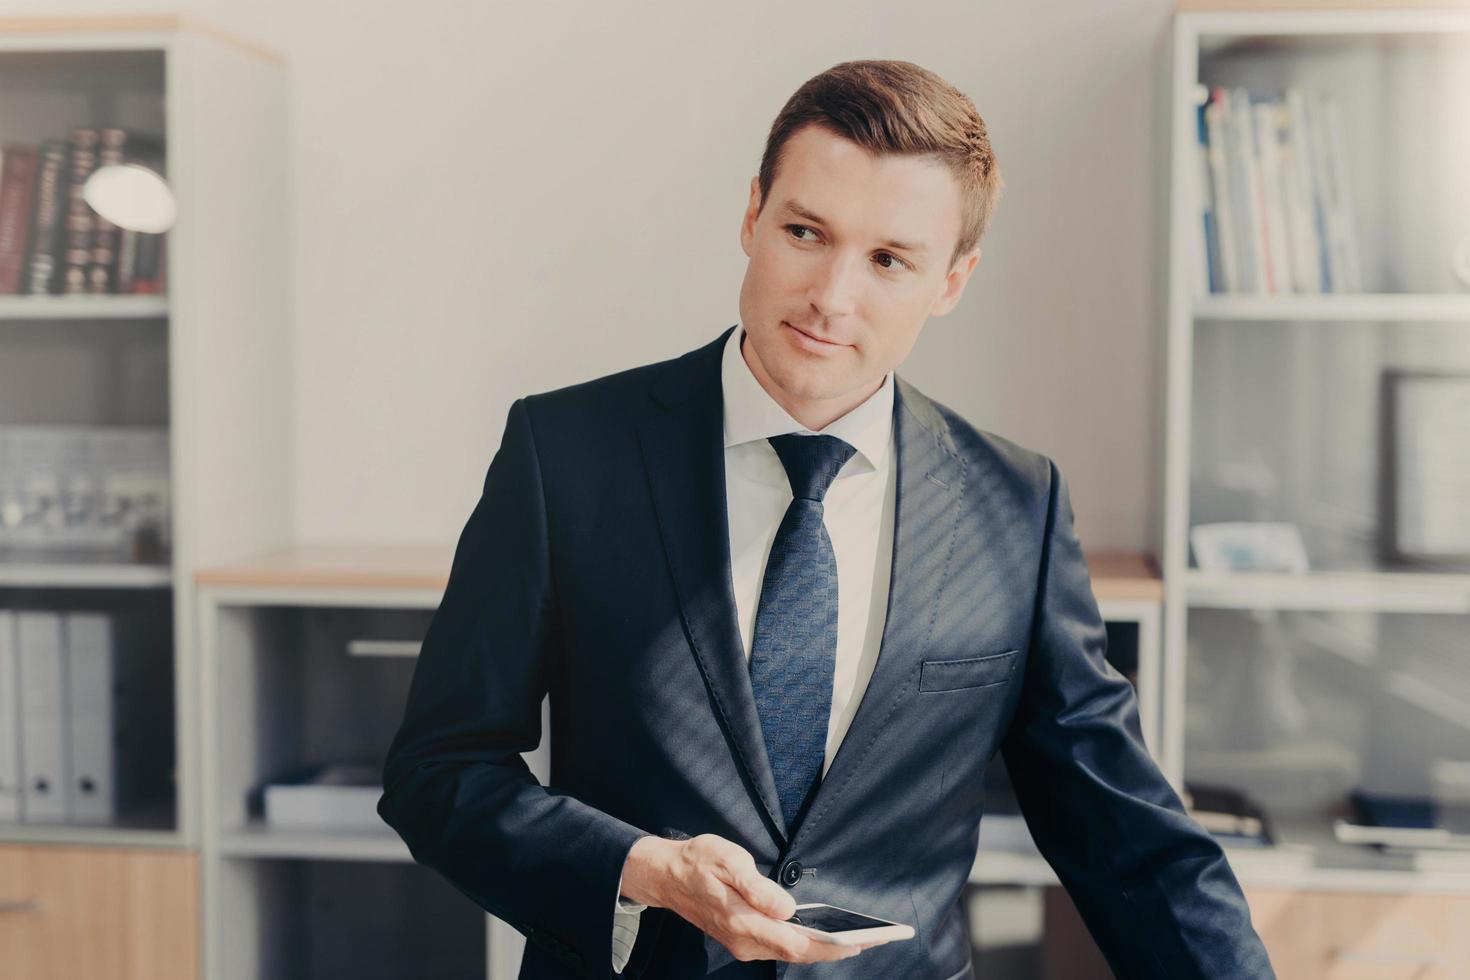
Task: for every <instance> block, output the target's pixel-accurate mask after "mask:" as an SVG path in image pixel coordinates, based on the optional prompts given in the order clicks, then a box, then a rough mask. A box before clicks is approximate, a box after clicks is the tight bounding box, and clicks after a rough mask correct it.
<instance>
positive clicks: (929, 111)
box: [760, 61, 1001, 265]
mask: <svg viewBox="0 0 1470 980" xmlns="http://www.w3.org/2000/svg"><path fill="white" fill-rule="evenodd" d="M811 125H816V126H822V127H824V128H825V129H827V130H829V131H830V132H832V133H833V134H834V135H836V136H841V137H844V138H845V139H849V140H851V141H852V142H854V143H856V144H858V145H859V146H861V147H862V148H863V149H865V150H867V151H868V152H869V153H872V154H874V155H878V154H885V153H892V154H914V155H917V154H934V155H936V156H938V157H939V159H940V160H941V161H942V162H943V163H945V164H946V165H947V166H948V167H949V169H950V172H951V173H953V174H954V176H955V180H956V181H958V183H959V188H960V206H961V214H960V237H959V241H958V242H956V243H955V248H954V254H952V255H951V256H950V259H949V264H950V265H953V264H954V262H955V260H956V259H958V258H959V257H960V256H961V255H963V254H965V253H966V252H968V251H970V250H971V249H973V248H974V247H975V246H976V244H978V243H979V241H980V238H981V236H983V235H984V234H985V229H986V228H987V227H988V226H989V225H990V217H991V215H992V214H994V213H995V206H996V202H997V201H998V200H999V199H1000V189H1001V179H1000V165H999V163H998V162H997V161H996V159H995V152H994V151H993V150H992V149H991V148H990V136H989V135H988V134H987V133H986V130H985V120H983V119H981V118H980V113H978V112H976V111H975V103H973V102H971V101H970V98H969V96H967V95H965V93H963V92H961V91H960V90H959V89H957V88H955V87H954V86H953V85H951V84H949V83H948V82H946V81H945V80H944V79H943V78H940V77H939V76H938V75H936V74H934V73H933V72H932V71H929V70H928V69H926V68H920V67H919V66H918V65H915V64H912V63H910V62H907V61H844V62H842V63H841V64H838V65H833V66H832V67H831V68H828V69H827V70H826V71H824V72H822V73H821V74H820V75H817V76H816V77H814V78H812V79H810V80H808V81H807V82H806V83H805V84H804V85H802V86H801V88H799V89H797V90H796V93H795V94H794V95H792V96H791V98H790V99H788V100H787V101H786V105H785V106H783V107H782V108H781V112H780V113H779V114H778V115H777V116H776V121H775V122H774V123H772V124H771V133H770V136H768V137H767V138H766V152H765V155H764V156H762V157H761V169H760V190H761V209H762V210H764V209H765V205H766V200H767V199H768V198H769V197H770V193H771V186H772V185H773V184H775V182H776V167H777V165H778V164H780V162H781V150H782V148H783V147H784V146H785V145H786V142H787V141H788V140H789V139H791V137H792V136H793V135H795V134H796V133H797V131H799V130H801V129H802V128H804V127H806V126H811Z"/></svg>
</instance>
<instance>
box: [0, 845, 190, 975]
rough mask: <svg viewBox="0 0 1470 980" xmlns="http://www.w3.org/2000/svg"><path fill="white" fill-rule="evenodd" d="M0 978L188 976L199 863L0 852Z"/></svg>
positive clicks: (66, 852)
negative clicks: (0, 965) (2, 976)
mask: <svg viewBox="0 0 1470 980" xmlns="http://www.w3.org/2000/svg"><path fill="white" fill-rule="evenodd" d="M0 964H3V968H0V973H3V974H4V975H5V976H14V977H26V978H28V980H71V978H73V977H95V978H97V980H195V978H197V977H198V976H199V863H198V859H197V858H196V856H195V855H194V854H193V853H192V852H189V851H184V850H179V849H150V848H139V847H127V848H91V847H63V846H58V845H41V844H32V845H16V844H8V845H4V846H0Z"/></svg>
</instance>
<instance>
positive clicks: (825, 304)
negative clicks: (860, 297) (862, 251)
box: [807, 251, 862, 317]
mask: <svg viewBox="0 0 1470 980" xmlns="http://www.w3.org/2000/svg"><path fill="white" fill-rule="evenodd" d="M861 262H862V257H861V256H854V255H844V254H842V253H840V252H837V251H834V252H833V253H832V255H831V256H830V257H829V258H828V259H827V260H826V261H825V262H823V263H822V264H821V266H820V267H819V268H818V269H817V271H816V278H815V279H814V280H813V281H812V284H811V286H810V287H809V288H808V290H807V299H808V300H809V301H810V302H811V304H812V309H814V310H815V311H816V312H817V313H819V314H821V315H822V316H823V317H835V316H843V315H846V314H848V313H851V312H852V308H853V305H854V302H855V297H856V295H857V290H858V288H859V284H858V276H859V275H860V274H861V273H862V267H861V265H860V263H861Z"/></svg>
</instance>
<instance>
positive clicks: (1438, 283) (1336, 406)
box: [1160, 9, 1470, 976]
mask: <svg viewBox="0 0 1470 980" xmlns="http://www.w3.org/2000/svg"><path fill="white" fill-rule="evenodd" d="M1465 78H1470V9H1459V10H1433V9H1368V10H1361V9H1360V10H1347V11H1336V10H1310V11H1289V12H1271V11H1265V12H1251V11H1241V12H1235V11H1232V12H1206V11H1185V12H1181V13H1180V14H1179V15H1178V16H1177V18H1176V22H1175V31H1174V65H1173V76H1172V87H1171V91H1170V107H1171V116H1172V128H1173V131H1172V144H1171V146H1172V151H1171V152H1172V182H1171V196H1170V214H1171V221H1170V253H1169V255H1170V263H1169V281H1168V337H1167V350H1166V362H1167V371H1166V376H1167V392H1166V395H1167V414H1166V437H1165V481H1166V487H1165V494H1166V495H1165V529H1164V555H1163V564H1164V644H1163V649H1164V656H1163V687H1162V695H1163V703H1162V705H1161V709H1162V711H1161V714H1162V745H1161V753H1160V754H1161V759H1162V762H1163V764H1164V767H1165V769H1166V771H1167V773H1168V774H1169V776H1170V778H1171V780H1172V781H1174V783H1175V784H1176V786H1179V785H1182V784H1183V782H1184V780H1185V779H1186V778H1188V779H1190V780H1191V781H1195V780H1204V781H1208V782H1219V783H1227V784H1234V785H1236V786H1237V787H1238V788H1241V789H1243V790H1245V791H1246V792H1247V793H1248V794H1250V795H1251V796H1253V797H1254V798H1256V799H1257V800H1259V801H1261V802H1262V803H1263V804H1264V805H1265V806H1266V809H1267V812H1268V814H1270V815H1272V816H1273V817H1275V818H1277V819H1276V820H1275V822H1276V824H1277V829H1278V831H1279V836H1280V838H1281V839H1282V840H1283V841H1284V842H1285V843H1286V845H1287V846H1285V847H1282V848H1280V849H1279V850H1277V851H1274V852H1273V851H1272V850H1270V849H1267V850H1264V851H1261V852H1256V853H1241V854H1240V855H1239V860H1238V862H1237V861H1236V858H1235V857H1234V856H1232V862H1233V863H1235V864H1236V870H1237V874H1238V875H1239V876H1240V878H1241V879H1242V882H1243V883H1244V884H1246V886H1247V891H1248V893H1249V892H1251V890H1252V889H1253V888H1256V889H1261V888H1275V889H1290V890H1302V891H1316V892H1361V893H1374V892H1378V893H1396V894H1402V893H1406V892H1415V893H1436V894H1445V895H1470V873H1458V872H1439V871H1434V872H1431V871H1424V870H1419V869H1418V868H1416V867H1415V866H1414V865H1413V862H1412V861H1410V860H1409V859H1407V858H1403V857H1397V856H1393V855H1387V854H1380V853H1375V852H1371V851H1368V850H1367V849H1364V848H1360V847H1357V846H1354V845H1343V844H1339V843H1338V842H1337V841H1336V840H1335V839H1334V838H1333V834H1332V830H1331V820H1332V818H1333V816H1334V815H1335V814H1336V813H1338V812H1340V811H1339V808H1340V807H1341V806H1342V805H1343V804H1344V803H1345V798H1346V795H1347V793H1348V792H1349V791H1350V790H1353V789H1359V788H1366V789H1367V790H1369V791H1371V792H1375V793H1382V794H1385V795H1405V796H1407V795H1414V793H1415V791H1416V790H1417V791H1419V792H1421V793H1422V792H1423V791H1424V790H1425V787H1424V786H1423V785H1422V780H1423V768H1424V760H1425V759H1426V758H1428V757H1430V756H1435V755H1443V756H1445V757H1458V758H1462V759H1470V670H1466V669H1464V665H1465V664H1470V569H1464V568H1444V569H1436V568H1428V567H1414V566H1408V565H1403V564H1394V563H1390V562H1388V561H1386V560H1383V559H1381V558H1379V557H1378V555H1379V553H1380V551H1379V549H1378V547H1377V539H1378V535H1379V534H1380V533H1381V531H1380V528H1381V523H1380V520H1379V517H1378V510H1377V508H1378V507H1379V493H1380V486H1379V480H1380V478H1381V472H1380V467H1379V464H1378V459H1379V456H1378V453H1379V451H1380V446H1379V442H1378V440H1379V439H1380V437H1381V432H1380V429H1379V420H1380V414H1379V413H1380V411H1381V406H1380V404H1379V399H1380V389H1379V379H1380V374H1381V372H1383V371H1385V370H1388V369H1395V368H1410V369H1419V368H1435V369H1442V370H1465V371H1470V289H1460V288H1458V287H1457V286H1456V285H1455V284H1454V282H1453V277H1452V276H1451V275H1450V274H1449V265H1450V263H1449V257H1448V253H1447V251H1446V252H1445V254H1443V255H1441V254H1440V253H1439V251H1438V249H1440V246H1441V245H1443V243H1445V242H1449V241H1454V240H1457V239H1458V238H1459V237H1461V236H1466V235H1470V199H1467V195H1470V186H1467V185H1466V184H1465V183H1464V180H1463V176H1464V172H1466V170H1467V167H1470V126H1467V120H1470V116H1467V115H1466V110H1465V102H1464V99H1465V96H1466V92H1465V91H1464V90H1455V89H1453V88H1451V87H1449V86H1447V85H1446V84H1445V81H1446V80H1447V79H1465ZM1201 84H1204V85H1223V86H1226V87H1227V88H1228V87H1233V86H1237V85H1240V86H1244V87H1246V88H1247V89H1248V90H1250V91H1251V94H1252V96H1253V97H1257V98H1269V97H1274V96H1278V95H1280V94H1281V93H1282V91H1283V90H1284V88H1285V87H1286V86H1287V85H1292V86H1298V87H1301V88H1304V89H1311V90H1316V91H1321V92H1328V93H1330V94H1331V95H1333V97H1334V98H1336V99H1337V100H1338V102H1339V105H1340V106H1341V107H1342V111H1343V115H1342V119H1343V121H1344V128H1345V130H1346V141H1347V146H1348V148H1349V161H1350V171H1349V178H1350V180H1351V192H1352V197H1353V199H1354V200H1355V202H1356V205H1357V212H1356V214H1357V221H1358V234H1359V236H1360V240H1361V241H1362V243H1363V246H1362V251H1363V256H1364V268H1363V272H1364V285H1365V287H1366V288H1367V289H1369V290H1371V291H1369V292H1363V293H1358V294H1330V295H1222V294H1211V295H1203V296H1202V295H1199V294H1198V292H1197V287H1196V285H1195V283H1196V280H1197V275H1196V269H1195V263H1196V262H1197V261H1198V254H1199V251H1200V245H1199V239H1200V236H1201V230H1200V212H1199V205H1198V202H1197V199H1196V197H1195V193H1196V192H1195V182H1196V177H1197V174H1198V171H1199V166H1200V164H1199V157H1198V152H1199V151H1198V148H1197V145H1196V119H1195V104H1196V103H1195V94H1196V90H1197V88H1198V87H1199V86H1200V85H1201ZM1456 169H1458V170H1459V171H1460V172H1461V173H1460V180H1459V181H1458V182H1454V181H1452V180H1449V179H1447V175H1448V174H1449V173H1450V172H1452V171H1454V170H1456ZM1456 193H1458V194H1459V195H1460V196H1459V197H1456V196H1455V194H1456ZM1437 195H1438V197H1436V196H1437ZM1444 195H1449V197H1448V198H1446V197H1444ZM1461 222H1464V225H1463V227H1461V226H1459V223H1461ZM1235 520H1239V521H1276V522H1285V523H1294V524H1296V525H1298V526H1299V527H1300V528H1301V529H1302V531H1303V537H1304V540H1305V542H1306V547H1307V552H1308V558H1309V563H1310V567H1311V569H1312V570H1311V571H1309V572H1307V573H1305V574H1300V575H1293V574H1263V573H1237V574H1220V573H1210V572H1205V571H1201V570H1200V569H1199V568H1198V567H1196V566H1195V564H1194V563H1193V562H1192V560H1191V550H1190V543H1189V531H1190V528H1191V527H1192V526H1194V525H1196V524H1199V523H1211V522H1217V521H1235ZM1455 705H1463V706H1465V707H1466V709H1467V710H1466V711H1465V714H1464V717H1463V718H1462V719H1459V720H1456V718H1455V717H1454V713H1455V710H1456V709H1455V707H1454V706H1455ZM1252 904H1253V907H1255V899H1254V898H1253V900H1252ZM1273 908H1274V906H1273ZM1269 945H1271V940H1269V939H1268V946H1269ZM1379 952H1382V951H1381V950H1378V951H1377V952H1374V954H1373V955H1378V953H1379ZM1272 955H1273V958H1275V957H1276V956H1277V950H1276V948H1275V947H1273V954H1272ZM1395 955H1397V954H1395ZM1405 955H1408V954H1405ZM1288 962H1297V961H1295V960H1288ZM1301 962H1305V961H1301ZM1384 962H1387V961H1386V960H1385V961H1384ZM1404 962H1409V960H1404ZM1415 962H1417V961H1415ZM1278 969H1281V966H1280V963H1278ZM1282 975H1288V974H1287V973H1283V974H1282ZM1291 975H1297V974H1294V973H1293V974H1291ZM1301 975H1304V976H1305V975H1307V974H1305V973H1303V974H1301ZM1314 975H1315V974H1314ZM1323 975H1325V974H1323ZM1433 975H1435V976H1439V975H1441V974H1438V973H1435V974H1433ZM1444 975H1449V974H1444Z"/></svg>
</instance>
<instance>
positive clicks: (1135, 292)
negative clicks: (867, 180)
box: [3, 0, 1172, 548]
mask: <svg viewBox="0 0 1470 980" xmlns="http://www.w3.org/2000/svg"><path fill="white" fill-rule="evenodd" d="M183 3H184V6H183V9H184V10H185V12H190V13H197V14H199V15H201V16H204V17H208V18H210V19H212V20H214V21H215V22H217V23H219V24H221V25H222V26H225V27H228V28H230V29H232V30H235V31H238V32H240V33H243V34H246V35H248V36H251V37H252V38H254V39H257V40H259V41H261V42H262V43H265V44H268V45H270V46H273V47H275V48H277V49H279V50H281V51H283V52H284V53H285V54H286V55H287V56H288V58H289V59H290V80H291V86H292V91H293V95H294V98H293V104H294V113H295V117H294V119H293V120H292V132H293V139H294V146H293V148H292V158H293V163H294V168H295V178H294V181H295V183H294V187H295V201H294V206H295V208H296V215H295V221H294V227H295V237H294V240H293V241H292V242H290V243H287V245H288V247H290V248H291V250H292V255H293V258H294V277H295V303H294V309H295V329H296V336H297V347H296V385H297V390H296V392H295V396H296V401H297V406H298V411H299V422H298V427H297V438H296V444H295V446H294V447H292V449H293V451H294V453H295V459H296V480H297V501H296V503H297V514H298V522H299V526H298V528H297V531H298V536H299V537H300V538H301V539H303V540H316V541H363V542H374V541H405V542H408V541H439V542H445V543H452V542H453V541H454V540H455V539H456V538H457V536H458V533H459V531H460V529H461V528H462V526H463V524H464V520H465V518H466V517H467V516H468V514H469V510H470V508H471V507H472V506H473V504H474V501H475V499H476V497H477V495H478V492H479V489H480V484H481V481H482V479H483V477H484V473H485V467H486V466H487V465H488V463H489V460H490V456H491V454H492V452H493V450H494V447H495V446H496V444H497V443H498V440H499V438H500V433H501V428H502V426H503V424H504V420H505V413H506V410H507V408H508V407H509V404H510V402H511V401H512V400H513V399H514V398H516V397H517V396H519V395H521V394H524V393H528V392H533V391H541V390H545V389H548V388H552V387H557V386H560V385H565V384H570V383H573V382H576V381H581V380H585V379H588V378H592V377H596V376H598V375H601V374H606V373H610V372H612V371H615V370H619V369H622V368H625V367H630V366H633V365H636V364H640V363H644V362H647V361H650V360H655V359H660V358H664V357H668V356H672V355H675V354H678V353H681V352H683V351H685V350H687V349H690V348H692V347H694V346H696V345H698V344H700V343H703V342H705V341H706V340H708V339H712V338H713V337H714V336H715V335H716V334H717V333H718V332H719V331H720V330H722V329H723V328H725V327H726V326H729V325H730V324H732V323H734V322H735V321H736V319H737V318H738V315H739V313H738V308H737V304H736V299H737V291H738V287H739V283H740V279H741V276H742V273H743V270H744V262H745V256H744V254H743V253H742V252H741V251H740V247H739V242H738V238H737V232H738V226H739V221H740V216H741V212H742V209H743V207H744V203H745V197H746V189H747V186H748V183H749V180H750V177H751V176H752V175H753V174H754V173H755V170H756V168H757V166H758V164H759V160H760V154H761V150H762V146H763V140H764V137H765V134H766V131H767V129H768V128H769V125H770V123H771V120H772V118H773V117H774V115H775V113H776V112H777V110H778V109H779V108H780V106H781V104H782V103H783V102H784V101H785V99H786V98H787V97H788V96H789V95H790V94H791V92H792V91H794V90H795V88H796V87H797V86H798V85H800V83H801V82H803V81H805V80H806V79H807V78H808V77H810V76H811V75H813V74H816V73H817V72H819V71H821V70H822V69H824V68H826V67H828V66H829V65H831V64H833V63H835V62H838V61H842V60H847V59H851V58H867V57H884V58H901V59H906V60H911V61H915V62H918V63H919V64H922V65H924V66H926V67H929V68H931V69H933V70H935V71H937V72H939V73H940V74H941V75H944V76H945V77H946V78H948V79H949V80H950V81H952V82H953V83H954V84H955V85H957V86H958V87H959V88H961V89H962V90H964V91H965V92H967V93H968V94H969V95H970V96H971V97H972V98H973V99H974V101H975V103H976V105H977V107H978V108H979V110H980V112H981V114H982V115H983V116H984V117H985V119H986V122H987V124H988V125H989V127H990V130H991V135H992V138H993V141H994V145H995V148H996V152H997V154H998V156H999V159H1000V162H1001V168H1002V172H1003V174H1004V177H1005V180H1006V183H1007V190H1006V193H1005V196H1004V198H1003V200H1002V202H1001V206H1000V209H999V211H998V213H997V216H996V219H995V221H994V224H993V225H992V227H991V230H990V233H989V235H988V236H987V238H986V240H985V243H984V245H983V247H984V255H983V257H982V259H981V262H980V265H979V267H978V269H977V270H976V273H975V275H974V277H973V278H972V280H971V282H970V285H969V288H968V290H967V293H966V296H965V298H964V300H963V302H962V303H961V305H960V306H959V307H958V308H957V309H956V310H955V311H954V312H952V313H951V314H950V315H949V316H947V317H944V318H939V319H933V320H931V321H930V322H929V324H928V325H927V327H926V328H925V331H924V334H923V335H922V336H921V338H920V340H919V344H918V346H917V347H916V349H915V351H914V353H913V354H912V355H911V356H910V358H909V360H908V361H906V362H905V363H904V364H903V365H902V366H901V367H900V368H899V371H900V373H902V374H904V375H905V376H906V377H908V378H909V379H910V380H911V381H913V382H914V383H916V384H917V385H918V386H919V387H920V388H922V389H923V390H925V391H927V392H928V393H929V394H930V395H932V396H933V397H936V398H938V399H939V400H940V401H942V402H945V403H946V404H948V405H950V406H951V407H953V408H954V409H956V410H957V411H959V412H960V413H961V414H962V415H964V416H965V417H967V418H968V419H970V420H971V421H972V422H973V423H975V424H976V425H978V426H980V427H981V428H986V429H990V430H993V431H995V432H998V433H1000V434H1002V435H1005V436H1007V437H1009V438H1012V439H1014V440H1016V441H1017V442H1020V443H1021V444H1023V445H1026V446H1029V447H1031V448H1034V449H1037V450H1040V451H1042V452H1045V453H1047V454H1049V455H1051V456H1053V457H1054V458H1055V459H1056V460H1057V461H1058V463H1059V464H1060V465H1061V467H1062V469H1063V471H1064V472H1065V473H1066V474H1067V477H1068V479H1069V481H1070V484H1071V487H1072V499H1073V505H1074V508H1075V511H1076V514H1077V527H1078V533H1079V535H1080V536H1081V538H1082V540H1083V543H1084V545H1085V546H1087V547H1088V548H1103V547H1136V546H1156V544H1157V541H1158V538H1159V535H1160V529H1159V524H1160V523H1161V519H1160V517H1159V515H1160V512H1161V511H1160V506H1161V498H1162V490H1161V487H1160V485H1159V484H1160V481H1161V478H1162V470H1161V467H1160V464H1159V460H1160V459H1161V455H1162V453H1161V446H1160V442H1161V439H1162V421H1161V420H1162V414H1161V410H1162V394H1161V391H1162V388H1163V378H1162V374H1161V368H1162V358H1161V351H1160V347H1161V343H1162V337H1163V329H1162V317H1161V313H1162V302H1161V297H1162V290H1161V287H1160V286H1159V285H1158V283H1159V276H1160V275H1161V272H1162V269H1163V268H1164V263H1163V257H1164V256H1163V250H1164V240H1163V230H1164V228H1165V224H1164V220H1163V215H1162V209H1163V207H1164V203H1165V199H1166V198H1165V186H1166V184H1167V164H1166V158H1165V155H1164V154H1165V148H1166V145H1167V144H1166V135H1165V133H1164V132H1163V130H1162V127H1163V125H1164V123H1165V121H1166V114H1165V112H1164V109H1163V99H1164V89H1163V84H1164V80H1165V78H1166V77H1167V76H1166V65H1165V61H1166V59H1167V57H1168V45H1167V27H1168V24H1169V18H1170V15H1171V12H1172V4H1171V3H1169V2H1167V0H1128V2H1115V3H1109V4H1096V3H1092V2H1087V0H1054V2H1052V3H1049V4H1047V5H1046V9H1045V10H1044V11H1040V10H1038V8H1037V6H1036V5H1034V4H1028V3H1022V2H1019V0H1017V2H1013V3H1009V4H1001V3H975V2H963V0H946V2H929V3H892V2H876V0H865V2H851V0H848V2H841V3H838V2H805V3H790V2H781V3H771V2H766V0H761V2H754V3H745V4H740V5H733V4H726V5H714V4H690V3H687V2H658V3H653V2H649V3H625V2H615V3H601V4H593V3H545V4H508V3H495V4H487V3H480V2H476V3H471V2H458V3H452V2H448V0H427V2H421V3H418V4H412V5H405V4H402V3H396V2H389V0H352V2H350V3H349V2H345V0H341V2H327V0H309V2H308V0H298V2H294V3H292V2H286V0H253V2H251V3H245V2H243V0H236V2H234V3H228V2H225V0H183ZM3 7H4V12H6V13H24V12H43V11H44V12H48V13H62V12H69V13H76V12H89V11H95V10H131V9H135V8H133V7H131V6H130V5H128V4H124V3H106V4H101V3H77V2H66V0H46V2H45V3H44V4H41V3H31V4H25V3H13V2H11V3H5V4H4V5H3Z"/></svg>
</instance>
